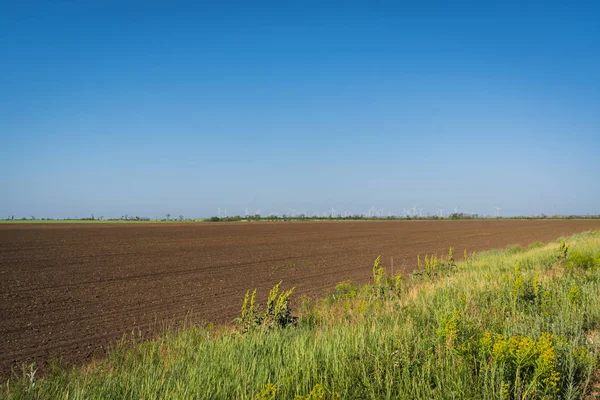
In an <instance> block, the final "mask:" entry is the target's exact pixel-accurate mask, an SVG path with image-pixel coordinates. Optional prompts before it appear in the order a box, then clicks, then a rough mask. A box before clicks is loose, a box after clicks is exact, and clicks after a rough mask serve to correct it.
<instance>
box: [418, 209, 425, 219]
mask: <svg viewBox="0 0 600 400" xmlns="http://www.w3.org/2000/svg"><path fill="white" fill-rule="evenodd" d="M423 210H424V208H419V218H423Z"/></svg>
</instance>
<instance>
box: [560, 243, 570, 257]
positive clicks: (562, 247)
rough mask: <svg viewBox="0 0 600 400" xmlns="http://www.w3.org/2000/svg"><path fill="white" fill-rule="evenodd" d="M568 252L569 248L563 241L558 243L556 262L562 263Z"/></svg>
mask: <svg viewBox="0 0 600 400" xmlns="http://www.w3.org/2000/svg"><path fill="white" fill-rule="evenodd" d="M568 252H569V246H568V245H567V242H565V241H564V240H563V241H562V242H560V247H559V248H558V261H564V260H566V258H567V253H568Z"/></svg>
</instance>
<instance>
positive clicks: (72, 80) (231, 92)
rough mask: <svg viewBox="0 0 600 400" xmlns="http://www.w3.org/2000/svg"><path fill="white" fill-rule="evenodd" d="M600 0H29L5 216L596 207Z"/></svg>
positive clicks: (12, 15) (15, 62)
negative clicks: (221, 1)
mask: <svg viewBox="0 0 600 400" xmlns="http://www.w3.org/2000/svg"><path fill="white" fill-rule="evenodd" d="M598 20H600V5H596V4H590V3H585V2H580V3H568V4H566V3H565V4H562V3H558V2H556V3H555V2H547V3H544V5H543V7H542V6H536V5H535V4H530V5H523V4H521V3H514V4H509V3H502V5H493V6H491V5H488V6H485V5H482V4H477V5H465V4H463V5H459V4H453V5H452V6H450V5H447V4H445V3H439V4H436V3H429V4H428V5H427V6H425V5H423V6H420V5H417V4H411V3H385V2H378V3H354V2H346V3H329V4H328V5H325V4H323V3H318V2H301V3H296V4H294V5H291V4H281V3H269V2H253V3H252V4H248V3H243V2H237V3H236V2H231V3H227V6H225V5H199V4H196V5H189V4H184V3H176V2H171V3H169V4H168V6H162V7H161V6H160V5H158V4H157V3H153V2H147V3H135V2H134V3H127V4H125V5H124V4H122V3H117V2H112V1H108V2H102V3H101V4H86V3H71V2H60V3H59V2H56V4H54V2H44V1H32V2H27V3H15V4H10V5H5V6H4V7H3V13H2V14H0V49H1V50H2V55H3V57H2V58H3V62H2V64H1V65H0V72H1V73H0V88H2V89H1V90H0V105H1V107H0V143H1V144H2V149H3V151H2V157H0V169H1V170H2V171H3V173H2V174H1V176H0V185H1V187H2V188H3V195H2V196H0V218H6V217H8V216H10V215H15V216H17V217H22V216H25V217H29V216H31V215H34V216H36V217H40V218H41V217H53V218H66V217H75V216H77V217H80V218H81V217H87V216H90V215H91V214H94V215H95V216H104V217H105V218H110V217H120V216H122V215H125V214H128V215H130V216H135V215H139V216H143V217H159V218H162V217H164V216H165V215H166V214H167V213H169V214H171V215H172V217H177V216H179V215H180V214H181V215H184V216H185V217H191V218H197V217H209V216H213V215H217V208H221V209H227V210H228V213H229V214H230V215H236V214H237V215H243V214H244V209H245V208H248V209H249V211H250V212H256V210H258V209H260V210H261V213H262V214H263V215H266V214H269V213H273V212H276V213H288V214H289V213H290V212H291V210H295V211H296V213H304V212H307V213H309V214H312V213H313V212H319V213H321V214H322V213H323V212H327V211H328V210H330V209H331V207H332V206H333V207H334V208H335V209H336V210H339V211H342V212H343V211H349V212H351V213H364V212H367V210H368V209H369V208H371V207H376V208H378V209H381V208H383V209H384V213H385V214H386V215H387V213H388V212H391V213H394V214H396V215H400V214H402V212H403V209H405V208H409V207H412V206H413V205H416V206H417V207H420V208H423V209H424V210H423V215H426V214H428V213H429V214H434V213H437V210H438V209H439V208H443V209H444V210H445V214H447V213H449V212H452V211H453V209H454V208H455V207H458V210H459V212H467V213H478V214H482V215H485V214H490V215H491V214H493V213H494V212H495V211H494V207H501V208H502V210H501V215H503V216H514V215H540V214H546V215H555V214H563V215H568V214H578V215H585V214H600V207H599V204H600V202H599V201H598V199H599V198H600V179H599V178H598V174H599V172H600V113H599V112H598V110H600V31H598V28H597V24H598Z"/></svg>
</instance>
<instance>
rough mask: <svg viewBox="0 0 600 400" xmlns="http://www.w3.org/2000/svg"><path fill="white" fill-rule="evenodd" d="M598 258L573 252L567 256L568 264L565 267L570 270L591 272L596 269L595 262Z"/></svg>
mask: <svg viewBox="0 0 600 400" xmlns="http://www.w3.org/2000/svg"><path fill="white" fill-rule="evenodd" d="M599 257H600V255H597V256H596V257H592V256H591V255H588V254H583V253H580V252H576V251H574V252H571V254H570V255H569V262H568V264H567V265H568V267H569V269H571V270H576V269H582V270H591V269H595V268H597V267H598V264H597V261H598V258H599Z"/></svg>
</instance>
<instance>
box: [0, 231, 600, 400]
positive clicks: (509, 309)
mask: <svg viewBox="0 0 600 400" xmlns="http://www.w3.org/2000/svg"><path fill="white" fill-rule="evenodd" d="M566 246H567V247H564V246H563V247H562V249H563V250H562V251H559V248H560V242H558V241H556V242H552V243H549V244H545V245H544V244H540V243H537V244H535V245H532V246H530V247H528V248H516V247H511V248H508V249H505V250H497V251H490V252H487V253H482V254H476V255H469V256H468V257H467V260H465V261H463V262H460V263H455V262H454V261H453V259H452V258H453V257H447V256H443V257H428V258H427V261H424V257H421V266H422V269H421V270H420V271H419V272H418V273H417V274H413V275H409V276H400V275H397V276H389V275H385V273H383V271H382V270H381V269H380V268H379V267H378V266H377V265H376V266H375V267H374V279H373V281H372V282H371V284H369V285H365V286H362V287H358V286H356V285H354V284H353V283H350V282H344V283H342V284H340V285H338V286H337V287H336V289H335V290H333V292H332V293H331V294H330V295H329V296H328V297H327V298H325V299H322V300H318V301H317V300H311V299H308V298H306V299H302V300H297V301H296V307H295V308H296V315H299V318H298V320H297V321H296V324H295V325H294V324H292V325H293V326H290V325H289V324H288V327H287V328H277V326H276V325H277V324H274V323H273V319H272V318H271V319H265V318H260V317H259V316H260V315H261V311H260V310H258V311H254V312H255V313H256V316H258V318H256V319H253V318H252V315H250V318H248V312H246V317H245V319H244V321H245V324H244V329H241V327H220V328H219V327H217V328H214V327H199V326H192V327H189V328H186V329H185V330H180V331H167V332H165V333H164V335H162V337H161V338H159V339H156V340H153V341H148V342H140V343H123V344H121V345H120V346H119V347H117V348H116V349H115V350H114V351H113V352H111V354H110V355H109V357H108V358H107V359H106V360H102V361H98V362H96V363H94V364H91V365H88V366H85V367H77V368H74V369H72V370H70V371H67V370H65V369H61V368H55V369H54V370H53V371H51V372H50V373H49V375H48V376H47V377H45V378H43V379H40V380H36V379H35V376H33V377H32V375H33V374H31V373H29V375H27V374H25V375H23V379H21V380H17V381H11V382H9V383H7V384H5V385H4V386H3V388H2V389H1V390H0V396H3V397H7V398H42V399H46V398H47V399H67V398H68V399H79V398H85V399H117V398H119V399H121V398H124V399H154V398H161V399H162V398H166V399H188V398H189V399H195V398H200V399H257V398H258V399H294V398H298V399H300V398H302V399H329V398H343V399H396V398H400V399H516V398H519V399H521V398H540V399H542V398H567V399H578V398H584V397H586V396H590V397H589V398H592V397H591V396H594V395H600V393H599V392H600V389H599V386H598V385H599V373H598V367H597V366H598V361H599V355H600V348H599V347H598V343H599V341H600V334H599V331H598V330H599V329H600V328H599V327H600V306H599V304H600V256H599V254H600V232H598V231H596V232H588V233H583V234H579V235H575V236H572V237H570V238H568V239H566ZM565 249H566V250H565ZM449 258H450V259H449ZM241 300H242V299H232V301H234V302H236V303H237V302H238V301H239V303H240V305H241ZM273 301H275V302H276V300H275V299H274V298H273ZM263 311H264V309H263ZM267 320H268V321H270V322H269V324H268V325H267V324H266V323H265V322H264V321H267ZM248 321H251V322H250V324H248ZM252 321H254V322H252ZM242 331H244V332H245V333H242ZM27 371H29V372H31V371H30V370H27V369H25V372H27Z"/></svg>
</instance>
